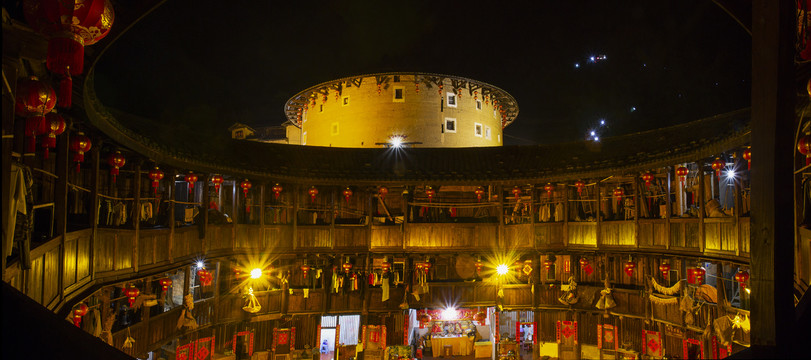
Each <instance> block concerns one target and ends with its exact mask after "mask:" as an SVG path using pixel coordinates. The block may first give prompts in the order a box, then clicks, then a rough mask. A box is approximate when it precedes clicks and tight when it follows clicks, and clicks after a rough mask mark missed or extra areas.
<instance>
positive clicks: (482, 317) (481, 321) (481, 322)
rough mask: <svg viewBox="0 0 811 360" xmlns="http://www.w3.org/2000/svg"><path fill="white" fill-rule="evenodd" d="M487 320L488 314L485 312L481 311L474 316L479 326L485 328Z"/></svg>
mask: <svg viewBox="0 0 811 360" xmlns="http://www.w3.org/2000/svg"><path fill="white" fill-rule="evenodd" d="M486 319H487V314H486V313H485V312H484V311H479V312H477V313H476V314H474V315H473V321H478V322H479V325H481V326H484V321H485V320H486Z"/></svg>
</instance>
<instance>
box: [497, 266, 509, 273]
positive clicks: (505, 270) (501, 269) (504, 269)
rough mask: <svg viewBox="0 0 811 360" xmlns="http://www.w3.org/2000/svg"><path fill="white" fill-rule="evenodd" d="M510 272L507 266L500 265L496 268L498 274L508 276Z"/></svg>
mask: <svg viewBox="0 0 811 360" xmlns="http://www.w3.org/2000/svg"><path fill="white" fill-rule="evenodd" d="M508 272H510V267H509V266H507V264H499V265H498V266H496V273H497V274H499V275H506V274H507V273H508Z"/></svg>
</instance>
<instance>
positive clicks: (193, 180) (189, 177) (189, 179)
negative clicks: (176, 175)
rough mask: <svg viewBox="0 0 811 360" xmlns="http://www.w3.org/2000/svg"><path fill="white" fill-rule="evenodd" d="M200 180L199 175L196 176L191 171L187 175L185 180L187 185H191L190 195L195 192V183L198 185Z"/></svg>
mask: <svg viewBox="0 0 811 360" xmlns="http://www.w3.org/2000/svg"><path fill="white" fill-rule="evenodd" d="M198 179H199V177H198V176H197V174H195V173H193V172H191V171H189V173H188V174H186V177H185V180H186V183H188V184H189V194H191V193H192V191H194V183H196V182H197V180H198Z"/></svg>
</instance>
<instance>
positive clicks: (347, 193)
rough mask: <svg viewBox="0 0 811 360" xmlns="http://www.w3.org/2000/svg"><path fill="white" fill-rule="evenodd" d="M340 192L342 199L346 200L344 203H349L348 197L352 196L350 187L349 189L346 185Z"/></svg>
mask: <svg viewBox="0 0 811 360" xmlns="http://www.w3.org/2000/svg"><path fill="white" fill-rule="evenodd" d="M342 194H344V199H345V200H346V203H347V204H349V198H351V197H352V189H350V188H349V187H348V186H347V188H346V189H344V191H343V192H342Z"/></svg>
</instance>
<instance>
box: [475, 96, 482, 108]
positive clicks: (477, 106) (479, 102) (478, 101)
mask: <svg viewBox="0 0 811 360" xmlns="http://www.w3.org/2000/svg"><path fill="white" fill-rule="evenodd" d="M481 109H482V101H481V100H478V99H477V100H476V110H481Z"/></svg>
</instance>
